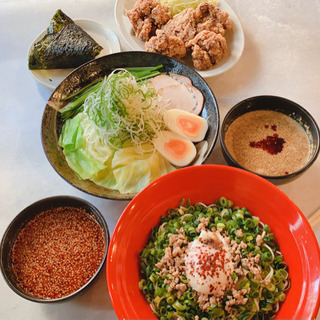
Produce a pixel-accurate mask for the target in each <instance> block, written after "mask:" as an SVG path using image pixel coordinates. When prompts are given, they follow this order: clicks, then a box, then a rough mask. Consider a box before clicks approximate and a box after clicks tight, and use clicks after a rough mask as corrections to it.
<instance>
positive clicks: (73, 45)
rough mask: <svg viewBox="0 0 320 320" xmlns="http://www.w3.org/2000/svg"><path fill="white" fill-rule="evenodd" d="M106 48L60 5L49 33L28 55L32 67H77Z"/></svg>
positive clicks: (48, 29)
mask: <svg viewBox="0 0 320 320" xmlns="http://www.w3.org/2000/svg"><path fill="white" fill-rule="evenodd" d="M102 49H103V48H102V47H101V46H100V45H99V44H98V43H97V42H96V41H95V40H94V39H92V37H90V35H88V34H87V33H86V32H85V31H84V30H83V29H82V28H81V27H79V26H77V25H76V24H75V23H74V21H73V20H72V19H71V18H69V17H68V16H67V15H66V14H65V13H63V12H62V11H61V10H60V9H59V10H57V12H56V13H55V15H54V16H53V18H52V19H51V22H50V25H49V27H48V28H47V33H46V35H45V36H44V37H43V38H42V39H41V40H39V41H38V42H37V43H35V45H34V47H33V49H32V52H31V54H30V56H29V69H31V70H39V69H65V68H76V67H78V66H80V65H82V64H83V63H85V62H88V61H90V60H92V59H94V58H95V57H96V56H97V55H98V54H99V53H100V52H101V50H102Z"/></svg>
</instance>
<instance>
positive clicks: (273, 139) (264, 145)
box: [249, 133, 285, 155]
mask: <svg viewBox="0 0 320 320" xmlns="http://www.w3.org/2000/svg"><path fill="white" fill-rule="evenodd" d="M284 143H285V140H284V139H283V138H279V136H278V134H276V133H275V134H274V135H273V136H267V137H266V138H265V139H263V140H260V141H251V142H250V143H249V145H250V147H251V148H260V149H263V150H265V151H267V152H268V153H270V154H272V155H274V154H277V153H279V152H281V151H282V149H283V144H284Z"/></svg>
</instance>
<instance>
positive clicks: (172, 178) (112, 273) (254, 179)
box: [106, 164, 320, 319]
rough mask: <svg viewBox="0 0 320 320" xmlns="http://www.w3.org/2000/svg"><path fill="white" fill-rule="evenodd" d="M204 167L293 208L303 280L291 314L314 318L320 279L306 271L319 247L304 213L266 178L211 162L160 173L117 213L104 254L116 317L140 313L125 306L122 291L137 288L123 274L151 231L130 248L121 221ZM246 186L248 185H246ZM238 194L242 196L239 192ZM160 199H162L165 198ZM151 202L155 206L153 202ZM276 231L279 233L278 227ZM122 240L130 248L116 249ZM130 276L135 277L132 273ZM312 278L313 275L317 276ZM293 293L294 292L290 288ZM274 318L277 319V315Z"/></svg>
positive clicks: (315, 264)
mask: <svg viewBox="0 0 320 320" xmlns="http://www.w3.org/2000/svg"><path fill="white" fill-rule="evenodd" d="M206 170H210V171H212V175H213V174H216V173H217V171H216V170H220V171H221V173H220V174H219V178H221V177H223V175H224V174H225V173H226V171H229V172H230V173H236V174H237V175H238V177H235V181H236V180H237V179H238V178H239V176H240V177H242V178H243V177H246V182H247V183H248V184H249V185H250V188H252V185H251V184H254V185H256V184H259V185H261V186H262V187H263V186H264V187H266V188H267V189H268V190H269V191H268V192H270V193H272V194H273V195H276V198H277V201H278V202H279V200H281V201H283V200H284V201H285V203H286V205H287V206H289V207H290V208H291V210H293V216H298V218H297V219H298V220H294V225H291V227H290V231H291V235H292V241H294V243H295V245H296V251H298V252H299V254H301V256H302V258H301V259H299V266H301V268H302V269H301V270H302V271H303V275H304V278H301V279H300V278H299V280H297V281H298V283H300V281H301V282H303V286H302V288H301V290H302V291H301V294H302V296H300V294H298V295H296V296H295V295H294V293H292V295H294V296H293V297H296V299H298V302H299V304H298V306H297V307H298V311H297V310H296V309H295V307H296V306H294V307H293V310H295V311H294V315H295V317H297V318H299V317H301V313H303V315H304V318H308V319H314V318H315V317H316V315H317V313H318V310H319V307H320V296H319V295H318V296H314V294H313V293H314V290H315V287H316V286H317V283H319V281H320V278H319V276H318V275H317V274H316V273H317V272H316V273H315V272H310V269H312V270H314V271H316V270H319V271H320V248H319V245H318V242H317V239H316V236H315V234H314V232H313V230H312V228H311V226H310V224H309V222H308V220H307V218H306V217H305V216H304V214H303V213H302V212H301V210H300V209H299V208H298V206H297V205H296V204H295V203H294V202H293V201H292V200H291V199H290V198H289V197H288V196H287V195H286V194H285V193H284V192H283V191H281V190H280V189H279V188H278V187H277V186H275V185H274V184H272V183H271V182H269V181H268V180H266V179H264V178H262V177H260V176H258V175H255V174H253V173H251V172H249V171H247V170H243V169H240V168H236V167H231V166H226V165H212V164H205V165H199V166H196V167H187V168H182V169H180V170H178V171H174V172H171V173H168V174H166V175H165V176H162V177H161V178H159V179H158V180H156V181H154V182H153V183H151V184H150V185H149V186H148V187H146V188H145V189H144V190H143V191H141V192H140V193H139V194H138V195H137V196H136V197H134V199H133V200H132V201H131V202H130V203H129V204H128V206H127V207H126V208H125V210H124V211H123V213H122V214H121V216H120V218H119V219H118V222H117V224H116V226H115V228H114V232H113V234H112V238H111V241H110V250H109V252H108V256H107V270H106V274H107V284H108V290H109V296H110V299H111V302H112V304H113V307H114V309H115V312H116V314H117V316H118V318H122V319H129V318H135V317H138V316H139V315H140V314H137V313H136V311H133V310H134V306H135V305H136V303H137V300H135V302H133V301H131V302H132V303H131V302H130V303H129V305H127V304H128V300H127V297H126V296H125V295H126V293H127V292H129V291H130V294H131V295H132V294H136V293H137V291H136V289H134V288H133V285H128V287H127V281H126V280H125V277H126V276H127V274H126V273H128V272H130V274H131V275H133V274H135V273H136V268H138V270H139V267H138V266H132V259H134V260H137V261H138V257H135V258H132V255H136V254H137V252H140V251H139V250H140V249H142V248H143V245H141V243H140V242H143V243H144V245H145V244H146V243H147V242H146V241H147V239H148V237H149V235H150V232H151V228H150V230H148V232H146V234H144V233H143V239H141V240H140V239H139V240H137V241H138V242H139V245H138V246H139V247H137V248H133V247H131V243H132V241H131V240H130V239H132V238H131V237H132V235H131V234H130V228H131V229H132V225H130V226H128V225H126V224H127V223H124V222H126V221H128V217H130V216H131V217H132V216H133V215H134V214H135V213H139V211H141V210H142V209H141V205H142V203H143V206H145V205H146V203H145V199H143V198H144V197H146V196H148V197H149V198H152V194H154V195H156V196H155V197H156V198H157V200H156V201H158V200H159V199H158V198H159V196H158V194H159V191H160V189H159V188H160V187H161V185H163V184H165V183H167V182H168V181H169V184H170V183H174V182H176V183H178V185H179V187H180V186H181V184H182V182H177V181H179V180H181V181H184V182H186V181H187V180H186V179H187V178H186V175H185V173H188V172H189V171H195V172H197V179H198V175H199V173H200V176H201V178H204V179H206V177H207V176H208V173H206ZM191 174H192V173H191ZM193 177H194V176H193ZM188 178H190V176H188ZM187 183H188V182H187ZM208 183H209V182H208ZM210 183H211V180H210ZM189 185H190V184H189V183H188V187H190V186H189ZM182 188H183V186H182ZM192 188H193V186H192ZM228 188H229V187H228ZM246 188H248V186H247V187H246ZM175 189H177V187H175ZM241 189H242V187H241ZM188 190H189V189H188ZM194 190H195V189H194ZM252 190H256V189H254V186H253V189H252ZM179 192H180V191H179ZM199 192H200V191H196V193H194V191H193V194H194V195H195V197H198V198H199V197H200V196H199ZM230 192H231V193H232V192H235V191H234V187H232V186H231V187H230ZM205 196H206V197H207V196H208V195H207V194H206V195H205ZM173 197H175V199H174V200H175V201H177V198H176V195H173ZM201 197H202V194H201ZM240 197H243V195H241V196H240ZM259 197H260V198H262V199H264V198H265V196H264V195H260V196H259ZM170 198H171V197H170ZM179 199H180V198H179ZM239 199H240V198H239ZM239 199H238V200H236V199H232V200H233V201H240V202H241V200H239ZM164 201H166V199H165V200H164ZM170 201H171V200H170ZM178 201H179V200H178ZM194 201H197V200H194ZM200 201H201V200H200ZM139 203H140V206H139V207H138V205H139ZM167 204H168V202H166V205H167ZM153 205H155V204H154V203H153ZM255 205H256V204H255ZM148 209H150V210H151V211H152V210H154V209H153V207H151V204H150V205H148V207H147V210H148ZM162 209H163V207H161V210H162ZM137 210H138V211H137ZM157 210H159V209H157ZM152 213H154V212H152ZM164 213H165V212H164V211H162V213H161V214H160V213H159V214H156V215H157V218H158V220H159V217H160V216H161V215H163V214H164ZM257 215H258V216H260V215H261V209H260V213H259V214H257ZM140 216H141V213H140ZM275 219H276V218H275ZM153 220H155V218H153ZM142 222H143V221H142ZM291 224H292V221H291ZM155 225H156V224H154V226H155ZM289 225H290V224H289ZM302 225H303V226H304V227H303V230H302ZM299 226H300V228H299ZM129 227H130V228H129ZM145 227H146V226H145V225H144V228H145ZM128 228H129V229H128ZM148 228H149V226H148ZM277 228H278V229H279V228H281V226H279V227H277ZM288 228H289V227H288ZM296 228H298V229H299V230H300V234H297V232H298V231H297V230H296ZM128 231H129V232H128ZM136 232H137V231H136ZM277 232H278V233H279V230H278V231H277ZM123 233H126V236H125V237H123ZM121 234H122V235H121ZM304 236H307V238H308V240H310V242H308V246H307V249H306V247H305V246H304V244H305V243H306V240H304V241H301V239H302V238H303V237H304ZM297 237H298V238H299V239H298V238H297ZM301 237H302V238H301ZM285 242H286V240H285V239H284V238H282V240H281V243H282V245H283V243H285ZM126 243H128V244H129V246H130V248H129V249H128V248H126V249H125V250H126V251H125V252H124V253H123V252H121V251H120V249H119V248H120V247H121V244H122V245H123V244H126ZM140 245H141V247H140ZM132 246H133V245H132ZM280 246H281V244H280ZM308 248H309V249H308ZM310 250H312V255H313V258H312V259H305V258H304V255H306V254H307V252H309V253H310ZM133 251H134V252H133ZM290 252H291V249H290V248H287V249H286V254H287V255H288V254H289V253H290ZM128 255H129V256H130V257H128ZM117 258H118V260H117V264H118V267H119V264H120V265H121V266H122V267H121V275H120V272H119V270H118V268H117V269H116V265H115V260H116V259H117ZM292 259H293V257H292V255H291V257H290V261H291V264H290V265H289V268H290V267H291V266H293V265H294V263H293V260H292ZM127 261H130V266H128V267H127V268H125V267H124V266H123V265H125V263H126V262H127ZM135 263H136V262H135ZM299 268H300V267H299ZM129 269H130V270H129ZM132 269H134V271H132ZM128 270H129V271H128ZM299 270H300V269H299ZM119 276H120V278H119ZM134 277H136V275H135V276H134ZM139 277H140V276H139ZM315 277H317V279H316V278H315ZM135 280H136V279H135ZM295 287H297V286H296V285H295ZM299 288H300V286H299ZM132 290H134V291H132ZM293 292H295V291H293ZM122 294H123V295H122ZM311 294H312V298H313V299H312V301H311V302H312V303H311V302H310V303H308V301H309V298H311ZM297 297H299V298H297ZM128 299H129V298H128ZM130 300H131V298H130ZM139 300H140V298H139ZM286 301H288V300H286ZM290 301H291V300H290ZM145 303H147V302H145ZM288 303H289V302H287V304H286V305H287V307H286V310H288V309H289V310H291V306H290V305H288ZM306 304H308V305H309V307H308V308H307V309H306V308H305V306H306ZM123 306H126V307H125V308H124V307H123ZM140 307H141V308H142V306H140ZM143 308H144V307H143ZM280 312H281V309H280ZM298 312H299V313H298ZM306 313H307V315H306ZM134 315H135V316H134ZM147 318H148V319H149V318H150V317H147ZM275 318H276V319H278V318H277V315H276V317H275Z"/></svg>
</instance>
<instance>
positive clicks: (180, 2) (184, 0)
mask: <svg viewBox="0 0 320 320" xmlns="http://www.w3.org/2000/svg"><path fill="white" fill-rule="evenodd" d="M159 1H160V2H161V3H163V4H166V5H167V6H168V7H169V9H170V12H171V14H172V15H173V16H174V15H176V14H178V13H180V12H181V11H183V10H185V9H188V8H193V9H195V8H197V6H198V5H199V4H200V3H204V2H209V3H215V2H216V1H215V0H159Z"/></svg>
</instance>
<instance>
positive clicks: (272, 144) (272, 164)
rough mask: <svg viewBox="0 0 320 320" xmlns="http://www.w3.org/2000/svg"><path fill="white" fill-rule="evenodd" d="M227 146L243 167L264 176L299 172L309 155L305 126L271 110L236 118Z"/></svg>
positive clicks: (227, 138) (231, 126)
mask: <svg viewBox="0 0 320 320" xmlns="http://www.w3.org/2000/svg"><path fill="white" fill-rule="evenodd" d="M225 145H226V147H227V149H228V151H229V153H230V154H231V156H232V157H233V158H234V159H235V160H236V161H237V162H238V163H239V164H240V165H241V166H242V167H244V168H246V169H248V170H250V171H253V172H256V173H258V174H261V175H265V176H281V175H286V174H290V173H293V172H296V171H298V170H300V169H301V168H303V166H304V165H305V164H306V163H307V161H308V159H309V154H310V143H309V140H308V136H307V133H306V131H305V130H304V129H303V127H302V126H301V125H300V124H299V123H298V122H297V121H295V120H294V119H293V118H291V117H289V116H287V115H285V114H283V113H281V112H277V111H271V110H257V111H251V112H248V113H246V114H244V115H242V116H240V117H239V118H237V119H236V120H235V121H234V122H233V123H232V124H231V125H230V126H229V128H228V130H227V131H226V134H225Z"/></svg>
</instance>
